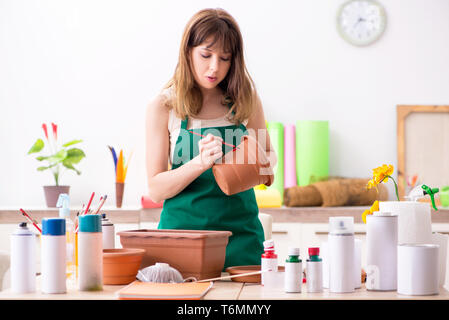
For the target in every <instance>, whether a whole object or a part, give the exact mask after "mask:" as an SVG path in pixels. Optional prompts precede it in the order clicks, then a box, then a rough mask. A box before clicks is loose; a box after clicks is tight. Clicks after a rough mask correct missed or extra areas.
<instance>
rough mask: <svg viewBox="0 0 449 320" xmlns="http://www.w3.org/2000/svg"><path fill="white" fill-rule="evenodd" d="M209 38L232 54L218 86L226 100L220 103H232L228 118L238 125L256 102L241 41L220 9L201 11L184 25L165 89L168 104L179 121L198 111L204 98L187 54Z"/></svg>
mask: <svg viewBox="0 0 449 320" xmlns="http://www.w3.org/2000/svg"><path fill="white" fill-rule="evenodd" d="M209 37H212V38H213V43H212V44H215V43H217V41H218V44H219V45H221V46H222V48H223V50H224V51H225V52H229V53H231V66H230V68H229V71H228V74H227V75H226V77H225V79H223V81H222V82H220V83H219V84H218V86H219V87H220V88H221V89H222V91H223V94H224V97H225V99H223V104H229V103H232V108H231V109H230V113H229V115H230V114H231V112H234V113H235V114H234V116H233V117H229V120H231V121H232V122H233V123H236V124H239V123H242V122H244V121H245V120H247V119H249V117H250V116H251V114H252V112H253V110H254V105H255V102H256V90H255V85H254V82H253V80H252V79H251V76H250V75H249V73H248V70H247V68H246V66H245V61H244V53H243V38H242V35H241V33H240V28H239V26H238V24H237V22H236V21H235V20H234V18H233V17H232V16H231V15H230V14H229V13H227V12H226V11H225V10H223V9H203V10H201V11H199V12H197V13H196V14H195V15H194V16H193V17H192V18H191V19H190V21H189V22H188V23H187V25H186V27H185V29H184V34H183V37H182V40H181V47H180V50H179V59H178V64H177V66H176V69H175V73H174V75H173V77H172V78H171V80H170V81H169V82H168V83H167V85H166V86H165V88H166V89H167V88H168V89H171V90H172V94H171V95H170V98H169V100H168V101H167V105H168V107H170V108H173V109H174V110H175V113H176V115H177V116H178V117H180V118H181V119H184V118H185V117H186V116H189V117H190V116H195V115H197V114H198V113H199V111H200V110H201V106H202V102H203V97H202V94H201V91H200V89H199V88H198V86H197V84H196V82H195V79H194V76H193V72H192V66H191V65H190V52H191V49H192V48H193V47H196V46H199V45H200V44H202V43H203V42H204V41H205V40H206V39H208V38H209Z"/></svg>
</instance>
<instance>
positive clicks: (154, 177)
mask: <svg viewBox="0 0 449 320" xmlns="http://www.w3.org/2000/svg"><path fill="white" fill-rule="evenodd" d="M250 129H251V130H250ZM190 131H191V132H190ZM211 131H212V132H214V134H211V133H209V134H207V132H211ZM229 131H231V132H232V133H233V134H231V135H228V132H229ZM192 132H195V133H197V134H201V135H203V136H205V137H204V138H202V137H200V136H198V135H197V134H193V133H192ZM244 134H252V135H253V136H254V137H255V138H256V139H259V140H258V141H259V142H260V143H261V145H262V147H263V149H264V151H265V152H266V155H267V157H268V159H269V160H270V165H271V166H274V165H275V161H276V156H275V154H274V152H272V151H271V150H272V148H270V145H271V144H270V141H269V137H268V133H267V131H266V125H265V118H264V113H263V110H262V104H261V102H260V99H259V98H258V96H257V93H256V90H255V87H254V83H253V81H252V79H251V77H250V75H249V74H248V71H247V69H246V66H245V62H244V54H243V41H242V36H241V33H240V30H239V27H238V25H237V23H236V21H235V20H234V19H233V17H232V16H230V15H229V14H228V13H227V12H226V11H224V10H222V9H205V10H201V11H199V12H198V13H196V14H195V15H194V16H193V17H192V18H191V19H190V21H189V22H188V24H187V26H186V28H185V30H184V35H183V37H182V41H181V48H180V52H179V60H178V64H177V66H176V70H175V74H174V75H173V77H172V79H171V80H170V81H169V83H168V84H167V85H166V87H165V88H164V90H162V92H161V93H160V94H159V95H158V96H156V97H155V98H154V99H153V101H151V102H150V104H149V106H148V108H147V114H146V164H147V175H148V190H149V197H150V198H151V199H152V200H153V201H155V202H160V201H163V200H165V201H164V206H163V209H162V213H161V217H160V222H159V226H158V228H159V229H188V230H228V231H231V232H232V236H231V237H230V238H229V242H228V245H227V247H226V260H225V265H224V268H227V267H229V266H236V265H259V264H260V255H261V253H262V252H263V245H262V242H263V241H264V233H263V229H262V225H261V223H260V221H259V219H258V213H259V210H258V207H257V202H256V198H255V194H254V190H253V189H250V190H247V191H244V192H240V193H237V194H234V195H231V196H228V195H226V194H224V193H223V192H222V191H221V189H220V188H219V186H218V185H217V183H216V181H215V178H214V175H213V173H212V169H211V168H212V165H213V164H214V163H215V162H216V161H217V160H219V159H221V158H222V157H223V155H224V154H225V153H226V152H229V151H230V150H232V148H229V147H228V146H226V145H224V144H223V143H222V142H223V141H224V140H226V137H229V136H230V137H232V139H228V140H233V141H225V142H226V143H228V144H232V145H238V144H239V143H240V138H241V136H242V135H244ZM262 137H263V138H264V139H263V142H262ZM168 163H171V169H170V170H168V168H167V164H168Z"/></svg>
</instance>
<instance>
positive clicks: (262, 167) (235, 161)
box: [212, 136, 274, 196]
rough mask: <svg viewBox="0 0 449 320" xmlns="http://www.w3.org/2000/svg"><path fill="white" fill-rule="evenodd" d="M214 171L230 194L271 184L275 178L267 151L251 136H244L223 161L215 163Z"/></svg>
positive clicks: (219, 181)
mask: <svg viewBox="0 0 449 320" xmlns="http://www.w3.org/2000/svg"><path fill="white" fill-rule="evenodd" d="M212 172H213V174H214V177H215V180H216V181H217V184H218V186H219V187H220V189H221V190H222V191H223V192H224V193H225V194H227V195H228V196H229V195H233V194H236V193H239V192H242V191H246V190H248V189H251V188H253V187H255V186H257V185H259V184H265V185H266V186H270V185H271V184H272V183H273V180H274V174H273V170H272V168H271V167H270V162H269V160H268V158H267V157H266V155H265V151H264V150H263V149H262V148H261V146H260V145H259V143H258V142H257V141H256V139H254V138H253V137H251V136H243V137H242V142H241V143H240V145H239V146H238V147H237V148H236V149H235V150H234V151H232V152H228V153H227V154H226V155H225V156H224V157H223V159H222V163H220V164H214V166H213V167H212Z"/></svg>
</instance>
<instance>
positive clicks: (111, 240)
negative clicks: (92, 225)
mask: <svg viewBox="0 0 449 320" xmlns="http://www.w3.org/2000/svg"><path fill="white" fill-rule="evenodd" d="M101 216H102V219H101V228H102V232H103V249H115V229H114V224H113V223H112V222H111V221H109V219H108V218H106V214H104V213H103V214H102V215H101Z"/></svg>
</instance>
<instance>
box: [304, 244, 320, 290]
mask: <svg viewBox="0 0 449 320" xmlns="http://www.w3.org/2000/svg"><path fill="white" fill-rule="evenodd" d="M306 278H307V281H306V282H307V292H323V261H322V259H321V258H320V248H309V259H307V263H306Z"/></svg>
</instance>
